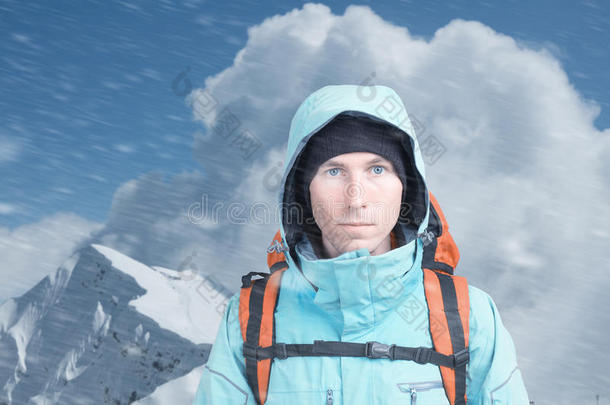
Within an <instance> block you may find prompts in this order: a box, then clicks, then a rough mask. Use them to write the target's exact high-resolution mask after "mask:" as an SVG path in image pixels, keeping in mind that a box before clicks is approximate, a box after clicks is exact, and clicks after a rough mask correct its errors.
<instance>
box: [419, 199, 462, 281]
mask: <svg viewBox="0 0 610 405" xmlns="http://www.w3.org/2000/svg"><path fill="white" fill-rule="evenodd" d="M428 194H429V196H430V216H429V218H428V228H427V231H428V232H431V233H432V234H433V235H434V237H433V238H432V240H431V241H430V243H428V244H427V245H426V246H424V256H423V258H422V267H425V268H427V269H431V270H440V271H443V272H445V273H447V274H453V273H454V270H455V268H456V267H457V264H458V262H459V260H460V251H459V250H458V247H457V245H456V244H455V241H454V240H453V237H452V236H451V234H450V233H449V224H448V223H447V220H446V219H445V214H444V213H443V210H442V209H441V206H440V204H439V203H438V201H437V200H436V197H435V196H434V194H432V192H431V191H430V192H429V193H428Z"/></svg>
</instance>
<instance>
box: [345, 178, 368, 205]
mask: <svg viewBox="0 0 610 405" xmlns="http://www.w3.org/2000/svg"><path fill="white" fill-rule="evenodd" d="M344 194H345V200H346V201H347V205H348V207H349V208H360V207H362V206H364V205H365V204H366V193H365V189H364V185H363V184H362V182H360V181H358V180H353V181H350V182H349V183H347V184H346V186H345V191H344Z"/></svg>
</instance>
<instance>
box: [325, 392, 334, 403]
mask: <svg viewBox="0 0 610 405" xmlns="http://www.w3.org/2000/svg"><path fill="white" fill-rule="evenodd" d="M326 405H333V390H331V389H328V390H326Z"/></svg>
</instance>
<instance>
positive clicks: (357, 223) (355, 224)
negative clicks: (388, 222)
mask: <svg viewBox="0 0 610 405" xmlns="http://www.w3.org/2000/svg"><path fill="white" fill-rule="evenodd" d="M339 225H343V226H373V225H374V224H365V223H362V222H348V223H345V224H339Z"/></svg>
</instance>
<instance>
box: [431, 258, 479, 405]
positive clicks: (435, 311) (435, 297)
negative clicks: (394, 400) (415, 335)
mask: <svg viewBox="0 0 610 405" xmlns="http://www.w3.org/2000/svg"><path fill="white" fill-rule="evenodd" d="M423 271H424V290H425V293H426V301H427V304H428V311H429V315H430V316H429V320H430V336H431V337H432V342H433V344H434V350H436V351H437V352H439V353H442V354H445V355H454V356H455V357H456V359H469V349H468V334H469V326H468V320H469V315H470V301H469V297H468V283H467V282H466V278H464V277H461V276H454V275H449V274H445V273H442V272H438V271H433V270H430V269H423ZM458 363H459V364H460V365H459V366H457V367H455V368H450V367H445V366H439V369H440V371H441V376H442V378H443V386H444V387H445V394H446V395H447V399H449V403H450V404H451V405H465V404H466V361H459V360H458Z"/></svg>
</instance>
